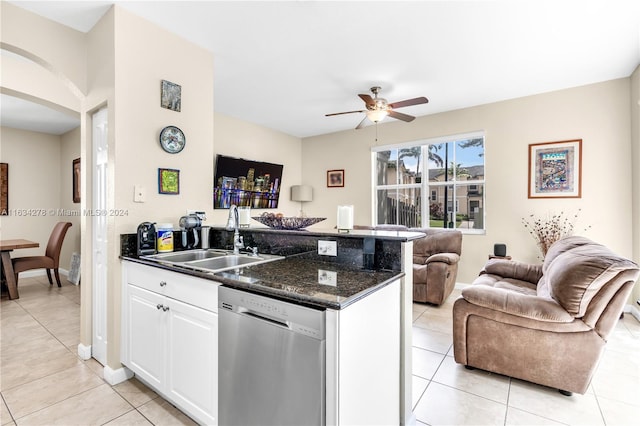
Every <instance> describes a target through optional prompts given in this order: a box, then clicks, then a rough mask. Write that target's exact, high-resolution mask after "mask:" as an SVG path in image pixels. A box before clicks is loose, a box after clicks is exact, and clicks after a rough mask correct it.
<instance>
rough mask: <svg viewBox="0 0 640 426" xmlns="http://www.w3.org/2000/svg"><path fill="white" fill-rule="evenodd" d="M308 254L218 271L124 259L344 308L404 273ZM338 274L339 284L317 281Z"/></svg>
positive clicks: (288, 298) (309, 303) (311, 303)
mask: <svg viewBox="0 0 640 426" xmlns="http://www.w3.org/2000/svg"><path fill="white" fill-rule="evenodd" d="M311 257H312V256H310V255H307V254H300V255H293V256H288V257H286V258H284V259H281V260H276V261H272V262H268V263H262V264H258V265H254V266H247V267H244V268H240V269H237V270H231V271H223V272H218V273H207V272H200V271H196V270H192V269H187V268H180V267H177V266H172V265H168V264H165V263H160V262H155V261H151V260H146V259H140V258H136V257H127V256H123V257H122V258H123V259H124V260H129V261H132V262H137V263H141V264H144V265H149V266H153V267H157V268H161V269H165V270H170V271H174V272H180V273H184V274H188V275H193V276H197V277H200V278H206V279H210V280H213V281H217V282H220V283H222V284H224V285H226V286H228V287H233V288H237V289H242V290H246V291H250V292H253V293H257V294H262V295H266V296H271V297H275V298H277V299H281V300H285V301H288V302H293V303H298V304H303V305H307V306H314V307H318V308H323V309H326V308H329V309H338V310H339V309H343V308H345V307H347V306H349V305H350V304H352V303H354V302H356V301H357V300H360V299H361V298H363V297H366V296H367V295H368V294H370V293H373V292H375V291H376V290H378V289H380V288H382V287H384V286H386V285H387V284H389V283H391V282H393V281H395V280H396V279H399V278H401V277H403V276H404V273H403V272H399V271H387V270H382V271H380V270H377V271H367V270H364V269H361V268H356V267H354V266H351V265H344V264H340V263H331V262H322V261H318V260H315V259H312V258H311ZM327 272H329V274H331V273H335V278H336V285H335V286H333V285H324V284H320V283H319V282H318V280H319V277H320V275H322V274H326V273H327Z"/></svg>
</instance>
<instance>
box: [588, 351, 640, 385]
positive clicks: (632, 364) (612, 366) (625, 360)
mask: <svg viewBox="0 0 640 426" xmlns="http://www.w3.org/2000/svg"><path fill="white" fill-rule="evenodd" d="M610 373H619V374H626V375H629V376H631V377H635V378H636V379H637V380H638V381H639V382H640V357H639V356H637V355H632V356H630V354H628V353H626V352H620V351H617V350H615V349H613V348H610V347H607V348H606V350H605V352H604V354H603V355H602V359H601V360H600V363H599V364H598V369H597V370H596V374H595V377H598V376H600V375H606V374H610Z"/></svg>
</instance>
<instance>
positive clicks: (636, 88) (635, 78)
mask: <svg viewBox="0 0 640 426" xmlns="http://www.w3.org/2000/svg"><path fill="white" fill-rule="evenodd" d="M630 104H631V146H632V159H631V162H632V170H633V175H632V186H633V187H632V191H633V206H632V210H631V217H632V223H631V226H630V228H631V232H632V235H633V237H632V238H633V259H634V260H635V261H636V262H637V263H638V264H640V66H638V67H637V68H636V70H635V71H634V72H633V74H632V75H631V99H630ZM632 300H633V301H632V303H634V302H635V301H636V300H640V285H636V287H635V290H634V293H633V295H632ZM635 307H636V309H640V307H638V305H635Z"/></svg>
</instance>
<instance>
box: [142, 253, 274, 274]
mask: <svg viewBox="0 0 640 426" xmlns="http://www.w3.org/2000/svg"><path fill="white" fill-rule="evenodd" d="M141 257H142V258H143V259H147V260H151V261H154V262H159V263H165V264H170V265H174V266H180V267H184V268H189V269H195V270H199V271H205V272H221V271H227V270H230V269H237V268H243V267H246V266H252V265H257V264H260V263H266V262H272V261H274V260H280V259H284V256H276V255H271V254H258V255H251V254H233V252H232V251H227V250H216V249H209V250H188V251H184V252H176V253H160V254H152V255H148V256H141Z"/></svg>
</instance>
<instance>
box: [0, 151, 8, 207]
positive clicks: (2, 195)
mask: <svg viewBox="0 0 640 426" xmlns="http://www.w3.org/2000/svg"><path fill="white" fill-rule="evenodd" d="M8 214H9V164H8V163H0V216H6V215H8Z"/></svg>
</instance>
